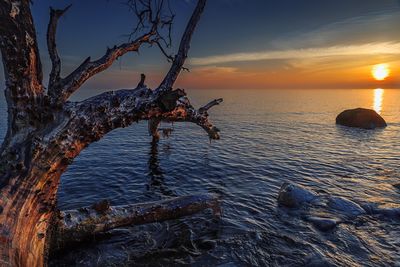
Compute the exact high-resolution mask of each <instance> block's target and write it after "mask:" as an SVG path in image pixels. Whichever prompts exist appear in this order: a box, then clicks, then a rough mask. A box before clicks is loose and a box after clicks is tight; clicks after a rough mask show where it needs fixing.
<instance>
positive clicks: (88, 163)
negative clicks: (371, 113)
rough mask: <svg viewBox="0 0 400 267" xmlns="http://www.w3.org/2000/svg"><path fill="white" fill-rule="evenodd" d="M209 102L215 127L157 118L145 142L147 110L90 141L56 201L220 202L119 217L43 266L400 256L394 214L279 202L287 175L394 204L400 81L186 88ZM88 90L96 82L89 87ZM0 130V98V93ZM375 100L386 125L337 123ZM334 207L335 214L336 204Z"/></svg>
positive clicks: (368, 262) (70, 204)
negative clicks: (178, 214) (361, 85)
mask: <svg viewBox="0 0 400 267" xmlns="http://www.w3.org/2000/svg"><path fill="white" fill-rule="evenodd" d="M187 92H188V95H189V97H190V99H191V102H192V104H193V105H194V106H196V107H199V106H201V105H203V104H205V103H207V102H208V101H210V100H212V99H215V98H220V97H222V98H223V99H224V102H223V103H222V104H221V105H219V106H215V107H214V108H213V109H212V110H210V112H209V113H210V119H211V120H212V122H213V123H214V124H215V125H216V126H217V127H218V128H219V129H220V130H221V139H220V140H217V141H214V140H213V141H210V140H209V138H208V137H207V135H206V133H205V132H204V131H203V130H202V129H201V128H200V127H198V126H196V125H194V124H191V123H174V124H168V123H163V124H162V126H161V127H163V128H172V129H173V132H172V135H171V136H170V137H169V138H162V139H161V140H160V142H159V143H158V144H154V143H152V142H151V138H150V137H149V135H148V133H147V122H139V123H137V124H133V125H132V126H130V127H127V128H124V129H117V130H114V131H112V132H111V133H109V134H108V135H107V136H106V137H105V138H103V139H102V140H100V141H99V142H96V143H93V144H91V145H90V146H89V147H88V148H87V149H85V150H84V151H82V152H81V154H80V155H79V156H78V157H77V158H76V159H75V161H74V162H73V163H72V165H70V166H69V168H68V170H67V171H66V172H65V173H64V174H63V175H62V177H61V184H60V187H59V192H58V207H59V208H60V209H61V210H67V209H76V208H80V207H84V206H90V205H91V204H93V203H95V202H98V201H100V200H104V199H107V200H109V201H110V202H111V204H112V205H125V204H130V203H141V202H147V201H157V200H163V199H169V198H172V197H176V196H184V195H190V194H198V193H207V192H210V193H216V194H218V195H219V196H220V198H221V209H222V214H221V216H219V217H216V216H214V215H213V214H212V213H211V212H210V211H205V212H202V213H199V214H196V215H194V216H190V217H186V218H182V219H178V220H172V221H167V222H162V223H153V224H148V225H141V226H130V227H123V228H119V229H115V230H112V231H110V232H109V233H106V234H104V235H101V236H97V237H93V240H90V241H88V242H86V243H84V244H81V245H77V246H75V247H73V248H70V249H68V250H66V251H64V252H63V253H61V254H60V255H56V256H54V257H53V258H52V259H51V261H50V265H51V266H188V265H189V266H325V267H326V266H400V216H382V215H376V214H375V215H374V214H364V215H360V216H358V217H356V218H352V219H349V220H344V221H343V222H342V223H341V224H339V225H337V226H336V227H335V228H334V229H332V230H328V231H321V230H320V229H318V228H316V227H315V225H314V224H312V223H310V222H309V221H308V220H306V219H305V217H304V214H305V213H307V212H313V215H315V214H317V215H319V216H324V217H328V218H329V217H335V216H336V215H338V214H336V213H335V212H331V211H325V210H323V208H315V209H313V210H312V211H309V210H307V209H309V208H304V207H303V208H287V207H283V206H281V205H279V204H278V202H277V196H278V193H279V189H280V188H281V186H282V184H283V183H285V182H289V183H293V184H296V185H300V186H303V187H304V188H306V189H307V190H310V191H312V192H315V193H316V194H319V195H324V196H335V197H342V198H344V199H347V200H350V201H353V202H355V203H374V204H376V205H381V206H384V207H391V208H400V189H398V188H396V187H395V186H394V185H396V184H399V183H400V90H395V89H382V88H372V89H354V90H351V89H346V90H344V89H337V90H328V89H323V90H322V89H321V90H317V89H312V90H300V89H296V90H295V89H293V90H272V89H271V90H250V89H249V90H188V91H187ZM92 93H93V92H92ZM0 101H1V102H0V137H2V136H4V134H5V131H6V128H5V127H6V118H7V112H6V106H5V102H4V98H3V97H2V98H0ZM357 107H364V108H371V109H374V110H376V111H377V112H378V113H379V114H381V115H382V117H383V118H384V119H385V120H386V121H387V123H388V126H387V127H386V128H384V129H376V130H363V129H355V128H347V127H343V126H338V125H336V124H335V118H336V116H337V115H338V114H339V113H340V112H341V111H343V110H345V109H350V108H357ZM339 215H340V214H339Z"/></svg>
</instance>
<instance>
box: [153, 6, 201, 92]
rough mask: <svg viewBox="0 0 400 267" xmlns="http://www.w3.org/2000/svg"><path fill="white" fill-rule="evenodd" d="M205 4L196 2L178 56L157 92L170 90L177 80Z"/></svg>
mask: <svg viewBox="0 0 400 267" xmlns="http://www.w3.org/2000/svg"><path fill="white" fill-rule="evenodd" d="M206 2H207V0H198V2H197V6H196V8H195V10H194V11H193V14H192V17H191V18H190V20H189V23H188V24H187V26H186V29H185V32H184V34H183V36H182V39H181V43H180V45H179V50H178V54H177V55H176V56H175V58H174V61H173V63H172V66H171V68H170V70H169V71H168V73H167V75H166V76H165V78H164V80H163V81H162V83H161V84H160V86H159V87H158V91H160V92H162V91H169V90H172V86H173V85H174V83H175V81H176V79H177V78H178V75H179V73H180V72H181V70H182V67H183V65H184V63H185V61H186V58H187V54H188V51H189V48H190V41H191V39H192V35H193V32H194V30H195V28H196V26H197V23H198V22H199V20H200V17H201V14H202V13H203V10H204V7H205V5H206Z"/></svg>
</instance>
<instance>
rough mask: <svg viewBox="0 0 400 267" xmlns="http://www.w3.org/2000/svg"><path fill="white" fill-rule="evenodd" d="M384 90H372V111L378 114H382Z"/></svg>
mask: <svg viewBox="0 0 400 267" xmlns="http://www.w3.org/2000/svg"><path fill="white" fill-rule="evenodd" d="M384 92H385V90H383V89H381V88H377V89H375V90H374V105H373V109H374V110H375V111H376V112H377V113H378V114H380V113H381V112H382V103H383V94H384Z"/></svg>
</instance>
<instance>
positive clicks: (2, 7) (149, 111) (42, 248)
mask: <svg viewBox="0 0 400 267" xmlns="http://www.w3.org/2000/svg"><path fill="white" fill-rule="evenodd" d="M146 1H151V0H146ZM146 1H140V3H142V4H143V3H147V2H146ZM205 3H206V0H198V3H197V7H196V8H195V10H194V12H193V15H192V18H191V19H190V21H189V23H188V27H187V28H186V31H185V33H184V35H183V38H182V40H181V45H180V49H179V51H178V54H177V55H176V56H175V60H174V61H173V62H172V66H171V70H170V71H169V72H168V74H167V76H166V78H165V79H164V81H163V83H162V84H161V86H160V87H159V88H157V89H156V90H154V91H153V90H150V89H148V88H146V87H145V85H144V78H145V76H144V75H143V76H142V80H141V82H140V83H139V85H138V87H137V88H136V89H133V90H119V91H115V92H107V93H103V94H100V95H98V96H95V97H92V98H89V99H87V100H84V101H82V102H68V101H67V99H68V98H69V96H71V95H72V94H73V93H74V92H75V91H76V90H78V89H79V87H80V86H81V85H82V84H83V83H84V82H85V81H86V80H88V79H89V78H90V77H92V76H93V75H95V74H97V73H99V72H101V71H103V70H105V69H107V68H108V67H109V66H111V65H112V63H113V62H114V61H115V60H116V59H117V58H118V57H120V56H122V55H124V54H126V53H128V52H131V51H138V49H139V48H140V47H141V45H142V44H145V43H148V44H152V43H154V42H157V40H158V39H159V32H158V28H159V27H161V25H163V24H165V22H163V21H161V19H160V18H161V17H162V16H161V15H160V12H154V13H152V12H150V14H156V17H154V18H153V17H151V16H149V18H148V19H149V22H150V23H151V27H150V30H149V31H148V32H147V33H144V34H143V35H141V36H139V37H138V38H137V39H135V40H133V41H132V42H128V43H124V44H121V45H119V46H115V47H113V48H111V49H107V51H106V53H105V55H104V56H103V57H101V58H99V59H98V60H95V61H92V60H91V59H90V58H87V59H86V60H85V61H84V62H83V63H82V64H81V65H80V66H79V67H78V68H77V69H76V70H75V71H73V72H72V73H71V74H70V75H68V76H66V77H65V78H63V77H60V70H61V60H60V57H59V56H58V52H57V49H56V42H55V39H56V38H55V37H56V28H57V21H58V19H59V18H60V17H61V16H62V15H63V14H64V13H65V12H66V11H67V9H68V8H69V7H68V8H66V9H64V10H53V9H51V12H50V22H49V27H48V31H47V44H48V49H49V54H50V58H51V61H52V70H51V73H50V79H49V85H48V87H47V88H48V89H47V91H46V90H45V89H44V86H43V82H42V68H41V63H40V56H39V51H38V48H37V41H36V31H35V28H34V23H33V19H32V15H31V11H30V1H29V0H19V1H17V0H15V1H12V0H0V49H1V53H2V58H3V64H4V71H5V77H6V88H5V95H6V100H7V105H8V130H7V134H6V137H5V140H4V142H3V144H2V146H1V149H0V156H1V157H0V265H1V266H29V267H31V266H33V267H34V266H45V265H47V255H48V251H49V246H50V245H51V244H54V243H51V240H58V241H60V242H61V243H62V242H63V240H62V237H60V236H55V235H54V234H56V235H58V234H60V232H59V230H60V229H64V230H65V231H68V232H69V233H70V234H71V233H73V232H74V229H76V228H73V227H71V228H66V227H64V226H67V224H62V222H66V220H65V218H66V217H65V216H64V217H63V218H60V217H59V216H58V215H59V212H58V211H57V210H56V194H57V189H58V185H59V181H60V177H61V174H62V173H63V172H64V171H65V170H66V168H67V167H68V165H69V164H71V163H72V161H73V159H74V158H75V157H76V156H77V155H78V154H79V153H80V152H81V151H82V150H83V149H84V148H86V147H87V146H88V145H89V144H91V143H93V142H95V141H97V140H99V139H101V138H102V137H103V136H104V135H106V134H107V133H108V132H110V131H112V130H113V129H116V128H120V127H126V126H129V125H131V124H132V123H134V122H137V121H140V120H149V121H150V122H151V123H150V127H149V129H151V130H150V132H151V134H152V135H155V134H156V133H157V126H158V123H156V124H155V123H154V122H160V121H190V122H193V123H196V124H198V125H199V126H201V127H202V128H203V129H204V130H205V131H206V132H207V133H208V135H209V137H210V138H214V139H218V138H219V135H218V129H217V128H216V127H214V126H213V125H212V124H211V123H210V122H209V121H208V114H207V110H208V109H209V108H210V107H212V106H214V105H216V104H219V103H220V101H221V100H214V101H212V102H210V103H209V104H207V105H205V106H204V107H202V108H200V109H199V110H196V109H195V108H194V107H193V106H192V105H191V104H190V102H189V100H188V99H187V97H186V94H185V93H184V91H183V90H175V91H172V86H173V84H174V82H175V80H176V78H177V76H178V74H179V72H180V70H181V68H182V67H183V64H184V61H185V59H186V57H187V52H188V49H189V43H190V40H191V36H192V34H193V32H194V29H195V26H196V24H197V22H198V21H199V19H200V15H201V13H202V11H203V9H204V6H205ZM145 7H146V8H151V5H145ZM205 197H206V196H200V197H198V198H196V197H192V198H190V197H189V198H181V199H176V200H171V201H170V202H166V203H169V204H171V205H170V206H168V205H166V203H163V204H162V205H161V204H154V203H153V204H145V205H142V206H140V207H147V209H148V211H149V212H150V213H152V217H146V216H145V215H144V214H143V215H142V216H141V217H140V216H136V217H135V216H132V213H134V212H137V207H139V206H130V209H128V208H127V207H124V208H123V210H125V212H126V214H125V215H126V216H125V217H124V218H121V217H118V216H117V214H119V215H120V214H121V212H117V211H121V210H122V209H120V210H118V209H116V208H110V209H109V210H108V211H107V212H106V214H107V216H100V217H101V218H103V219H108V222H110V221H112V222H113V223H114V224H113V225H114V226H115V227H117V226H119V225H124V224H125V223H126V222H128V221H129V222H130V223H138V222H143V223H144V222H152V221H159V220H165V219H171V218H177V217H179V216H183V215H188V214H192V213H193V212H197V211H200V210H202V209H205V208H209V207H211V204H210V203H214V202H213V201H214V200H213V198H205ZM188 199H190V200H191V201H188ZM205 199H207V201H208V200H209V202H207V201H205ZM196 200H198V201H196ZM174 201H175V202H174ZM172 204H173V205H172ZM157 205H158V206H157ZM135 207H136V208H135ZM168 207H169V208H168ZM177 207H183V208H182V209H180V208H177ZM111 211H113V212H114V215H115V216H114V215H113V212H111ZM64 214H67V213H64ZM71 214H72V213H70V215H71ZM136 215H138V214H136ZM66 216H68V215H66ZM71 216H72V215H71ZM118 218H119V219H120V220H118ZM127 218H129V220H128V219H127ZM127 220H128V221H127ZM102 223H103V225H104V224H105V223H107V221H104V220H103V221H101V220H100V221H97V223H96V225H97V226H98V225H100V224H102ZM60 225H61V226H60ZM66 229H67V230H66ZM96 229H97V230H99V231H100V230H103V231H106V230H107V229H109V228H108V227H99V228H96ZM65 231H63V233H65ZM81 234H82V232H81ZM69 236H71V235H69ZM60 242H59V243H60Z"/></svg>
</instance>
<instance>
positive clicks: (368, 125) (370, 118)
mask: <svg viewBox="0 0 400 267" xmlns="http://www.w3.org/2000/svg"><path fill="white" fill-rule="evenodd" d="M336 124H340V125H343V126H348V127H356V128H363V129H375V128H380V127H386V126H387V124H386V122H385V120H384V119H383V118H382V117H381V116H380V115H379V114H378V113H376V111H375V110H372V109H365V108H356V109H348V110H345V111H343V112H342V113H340V114H339V115H338V116H337V117H336Z"/></svg>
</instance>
